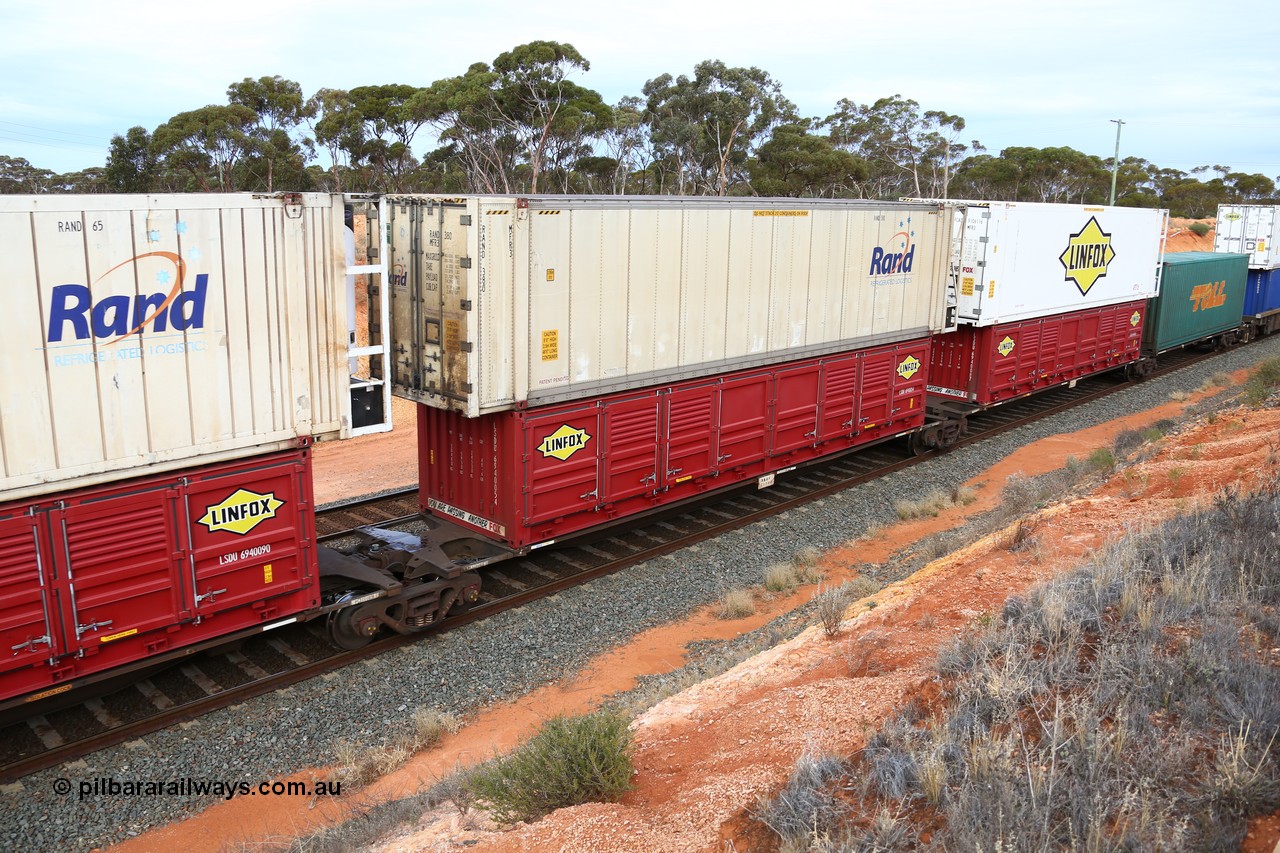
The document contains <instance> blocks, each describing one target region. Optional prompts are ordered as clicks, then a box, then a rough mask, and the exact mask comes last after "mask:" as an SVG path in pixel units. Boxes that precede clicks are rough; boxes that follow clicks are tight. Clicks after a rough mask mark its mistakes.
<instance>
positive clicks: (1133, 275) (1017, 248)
mask: <svg viewBox="0 0 1280 853" xmlns="http://www.w3.org/2000/svg"><path fill="white" fill-rule="evenodd" d="M963 204H964V208H965V212H964V217H963V221H962V222H960V223H959V224H958V228H957V233H956V235H955V241H954V245H953V251H952V264H953V266H954V267H955V268H956V269H957V270H958V277H959V293H958V299H957V301H958V312H957V313H958V320H957V322H958V328H957V329H956V330H955V331H952V332H947V333H943V334H939V335H937V336H935V338H934V345H933V348H932V354H933V361H932V362H931V363H930V365H929V376H930V378H929V392H930V395H931V399H930V406H931V407H932V408H933V409H934V410H935V411H938V412H942V413H950V414H956V413H964V412H968V411H973V410H976V409H979V408H983V407H987V406H991V405H996V404H998V403H1002V402H1004V401H1006V400H1010V399H1013V398H1015V397H1020V396H1023V395H1025V394H1028V393H1030V392H1032V391H1036V390H1039V389H1042V388H1048V387H1052V386H1054V385H1058V384H1062V383H1064V382H1071V381H1073V380H1076V379H1080V378H1082V377H1085V376H1088V375H1090V374H1092V373H1097V372H1099V371H1103V370H1110V369H1113V368H1116V367H1121V366H1125V365H1127V364H1132V363H1136V362H1138V360H1139V359H1140V358H1141V338H1142V329H1143V322H1144V319H1145V317H1146V311H1147V306H1146V301H1147V300H1148V299H1149V298H1150V297H1153V296H1155V295H1156V293H1158V291H1159V282H1160V273H1161V266H1160V258H1161V255H1162V253H1163V248H1164V239H1165V233H1166V227H1167V220H1168V214H1167V211H1164V210H1145V209H1138V208H1118V207H1097V206H1091V205H1074V204H1028V203H1021V202H1019V203H1014V202H981V201H967V202H963Z"/></svg>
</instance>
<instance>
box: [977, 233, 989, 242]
mask: <svg viewBox="0 0 1280 853" xmlns="http://www.w3.org/2000/svg"><path fill="white" fill-rule="evenodd" d="M978 242H979V243H985V242H987V237H986V235H985V234H984V235H983V236H981V237H979V238H978Z"/></svg>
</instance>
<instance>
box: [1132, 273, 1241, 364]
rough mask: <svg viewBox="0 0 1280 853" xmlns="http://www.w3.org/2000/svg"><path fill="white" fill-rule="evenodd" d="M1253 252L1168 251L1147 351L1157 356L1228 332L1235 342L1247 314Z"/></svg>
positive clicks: (1149, 322)
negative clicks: (1249, 275)
mask: <svg viewBox="0 0 1280 853" xmlns="http://www.w3.org/2000/svg"><path fill="white" fill-rule="evenodd" d="M1248 262H1249V256H1248V255H1241V254H1225V253H1220V252H1174V253H1172V254H1168V255H1165V256H1164V274H1163V275H1162V276H1161V278H1160V297H1159V298H1158V299H1153V300H1152V301H1151V308H1150V310H1149V312H1148V314H1147V322H1146V328H1145V331H1144V332H1143V335H1142V338H1143V341H1142V350H1143V352H1144V353H1146V354H1147V355H1156V354H1158V353H1162V352H1165V351H1166V350H1170V349H1173V348H1174V347H1180V346H1182V345H1183V344H1188V343H1191V342H1192V341H1203V340H1208V339H1212V338H1215V337H1221V336H1223V335H1226V336H1227V337H1228V338H1229V340H1227V341H1223V342H1224V343H1231V342H1235V341H1236V339H1237V337H1236V336H1237V333H1238V332H1239V330H1240V326H1241V322H1240V318H1241V316H1242V314H1243V313H1244V297H1245V284H1246V278H1247V274H1248V272H1249V269H1248Z"/></svg>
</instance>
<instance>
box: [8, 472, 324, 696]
mask: <svg viewBox="0 0 1280 853" xmlns="http://www.w3.org/2000/svg"><path fill="white" fill-rule="evenodd" d="M311 505H312V494H311V454H310V451H309V450H308V449H299V450H296V451H287V452H283V453H273V454H270V455H266V456H259V457H255V458H252V459H247V460H241V461H239V462H235V463H224V464H220V465H209V466H204V467H201V468H196V469H193V470H190V471H186V472H182V473H179V474H174V475H165V476H153V477H147V478H141V479H136V480H130V481H124V482H120V483H116V484H114V485H112V486H110V487H97V488H90V489H84V490H81V491H77V492H71V493H67V494H63V495H59V496H56V499H55V498H54V497H46V498H43V499H41V500H38V501H26V502H20V503H10V504H6V505H3V506H0V644H2V645H0V648H3V649H4V650H5V654H3V655H0V701H3V700H4V699H8V698H11V697H14V696H18V695H21V694H26V693H32V694H33V695H32V696H30V697H28V701H30V700H34V699H39V698H42V697H44V696H48V695H50V694H51V693H54V692H59V691H60V690H61V689H65V688H64V685H69V683H70V682H72V681H74V680H75V679H77V678H81V677H83V676H87V675H91V674H94V673H98V672H101V671H104V670H107V669H112V668H115V667H119V666H125V665H128V664H131V663H134V662H136V661H141V660H143V659H147V658H152V657H154V656H157V655H163V654H164V653H165V652H166V651H169V650H173V649H179V648H181V647H184V646H190V645H192V644H196V643H200V642H202V641H205V640H210V639H213V638H216V637H225V636H227V635H234V634H236V633H237V632H239V631H245V630H249V629H255V628H259V629H260V628H265V627H270V626H272V625H273V624H277V623H279V622H280V621H281V620H285V619H287V618H288V617H290V616H292V615H293V614H296V613H298V612H300V611H302V610H306V609H308V608H311V607H314V606H316V605H317V604H318V603H319V583H318V582H317V569H316V553H315V546H314V542H315V520H314V517H313V514H312V512H311ZM10 650H11V651H10Z"/></svg>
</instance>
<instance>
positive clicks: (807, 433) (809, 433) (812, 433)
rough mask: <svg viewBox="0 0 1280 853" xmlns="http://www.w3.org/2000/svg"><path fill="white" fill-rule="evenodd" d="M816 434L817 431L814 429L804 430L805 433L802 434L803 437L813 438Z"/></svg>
mask: <svg viewBox="0 0 1280 853" xmlns="http://www.w3.org/2000/svg"><path fill="white" fill-rule="evenodd" d="M817 434H818V431H817V430H816V429H815V430H814V431H813V432H806V433H805V434H804V437H805V438H813V437H814V436H815V435H817Z"/></svg>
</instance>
